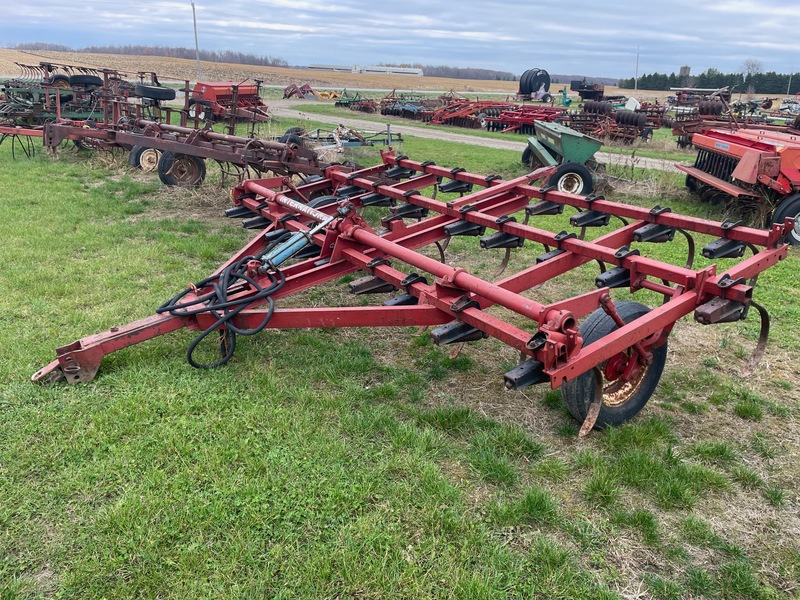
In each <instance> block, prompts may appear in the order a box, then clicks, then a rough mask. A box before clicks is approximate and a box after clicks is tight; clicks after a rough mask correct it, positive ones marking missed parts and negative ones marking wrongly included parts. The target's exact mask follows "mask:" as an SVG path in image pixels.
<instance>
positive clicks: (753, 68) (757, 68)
mask: <svg viewBox="0 0 800 600" xmlns="http://www.w3.org/2000/svg"><path fill="white" fill-rule="evenodd" d="M763 70H764V69H763V67H762V66H761V61H760V60H756V59H755V58H748V59H747V60H746V61H744V63H743V64H742V73H743V74H744V82H745V83H746V84H747V95H748V96H752V95H753V92H755V88H754V87H753V75H756V74H757V73H761V71H763Z"/></svg>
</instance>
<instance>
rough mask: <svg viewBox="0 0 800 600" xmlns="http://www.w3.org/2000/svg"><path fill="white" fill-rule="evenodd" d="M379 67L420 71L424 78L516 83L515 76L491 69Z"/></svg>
mask: <svg viewBox="0 0 800 600" xmlns="http://www.w3.org/2000/svg"><path fill="white" fill-rule="evenodd" d="M378 66H379V67H403V68H411V69H422V72H423V73H424V74H425V76H426V77H449V78H451V79H491V80H493V81H516V80H517V76H516V75H514V74H513V73H508V72H506V71H494V70H492V69H475V68H471V67H448V66H445V65H422V64H419V63H415V64H400V65H398V64H387V63H381V64H380V65H378Z"/></svg>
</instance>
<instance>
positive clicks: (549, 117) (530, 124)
mask: <svg viewBox="0 0 800 600" xmlns="http://www.w3.org/2000/svg"><path fill="white" fill-rule="evenodd" d="M565 111H566V109H564V108H554V107H552V106H541V105H538V106H537V105H525V106H518V107H516V108H514V109H512V110H502V111H500V113H499V115H498V116H491V113H489V114H490V116H488V117H486V118H485V121H486V129H487V130H488V131H500V132H502V133H508V132H512V131H513V132H516V133H521V134H523V135H534V134H535V133H536V129H535V126H534V124H535V123H536V122H537V121H539V122H545V123H550V122H552V121H555V120H556V119H558V118H559V117H561V116H562V115H563V114H564V112H565Z"/></svg>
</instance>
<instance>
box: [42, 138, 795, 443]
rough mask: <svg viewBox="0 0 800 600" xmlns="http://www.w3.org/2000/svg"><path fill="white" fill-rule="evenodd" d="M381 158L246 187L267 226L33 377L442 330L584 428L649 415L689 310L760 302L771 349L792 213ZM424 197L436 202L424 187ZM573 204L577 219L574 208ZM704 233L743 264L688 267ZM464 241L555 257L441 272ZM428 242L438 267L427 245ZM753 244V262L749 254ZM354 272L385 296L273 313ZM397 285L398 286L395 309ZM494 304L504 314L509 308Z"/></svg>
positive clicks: (544, 172)
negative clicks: (151, 359) (515, 356)
mask: <svg viewBox="0 0 800 600" xmlns="http://www.w3.org/2000/svg"><path fill="white" fill-rule="evenodd" d="M382 159H383V160H382V164H379V165H377V166H374V167H369V168H365V169H361V170H357V171H351V172H348V171H347V170H346V169H344V168H343V167H341V166H331V167H329V168H328V169H326V172H325V176H324V177H319V178H312V180H311V181H308V182H307V183H305V184H304V185H300V186H295V185H293V184H292V182H291V181H290V180H289V179H287V178H281V177H273V178H268V179H262V180H249V181H245V182H243V183H242V184H240V185H238V186H237V187H235V188H234V190H233V192H232V198H233V201H234V207H233V208H231V209H228V211H226V214H227V216H229V217H234V218H245V219H246V221H245V222H246V223H247V222H250V223H253V222H254V221H255V222H258V223H260V224H261V225H262V226H264V227H265V228H264V229H263V231H261V232H259V234H258V235H257V236H255V238H253V239H252V240H251V241H250V242H249V243H248V244H247V245H246V246H245V247H243V248H242V249H241V250H240V251H239V252H237V253H236V254H235V255H234V256H232V257H231V259H230V260H229V261H227V262H226V263H225V264H223V265H222V266H221V267H220V268H219V269H218V270H217V271H216V272H215V273H214V274H212V275H211V276H210V277H209V278H207V279H205V280H203V281H201V282H199V283H197V284H196V285H193V286H190V288H188V289H186V290H185V291H183V292H181V293H180V294H178V295H177V296H175V297H174V298H173V299H171V300H169V301H168V302H166V303H165V304H163V305H162V306H161V307H159V308H158V309H157V311H156V314H155V315H153V316H151V317H147V318H144V319H141V320H139V321H135V322H133V323H129V324H127V325H123V326H120V327H113V328H111V329H110V330H108V331H106V332H103V333H100V334H97V335H92V336H89V337H86V338H83V339H80V340H77V341H75V342H72V343H71V344H68V345H66V346H62V347H60V348H58V349H57V350H56V354H57V358H56V360H54V361H53V362H51V363H50V364H49V365H47V366H46V367H44V368H42V369H41V370H39V371H37V372H36V373H35V374H34V375H33V377H32V379H33V381H37V382H44V383H52V382H55V381H58V380H66V381H67V382H68V383H79V382H87V381H90V380H92V379H93V378H94V377H95V375H96V374H97V371H98V369H99V367H100V363H101V361H102V359H103V357H104V356H105V355H106V354H109V353H111V352H115V351H117V350H121V349H123V348H127V347H129V346H132V345H135V344H138V343H140V342H144V341H146V340H149V339H151V338H154V337H157V336H160V335H163V334H166V333H170V332H172V331H176V330H179V329H183V328H188V329H192V330H199V331H200V334H199V335H198V337H197V338H196V339H195V341H194V342H193V343H192V344H191V345H190V347H189V350H188V352H187V359H188V360H189V362H190V363H191V364H192V365H193V366H197V367H213V366H218V365H220V364H223V363H225V362H227V361H228V360H229V359H230V358H231V357H232V356H233V353H234V350H235V348H236V341H237V337H238V336H241V335H252V334H255V333H258V332H260V331H262V330H264V329H266V328H275V329H293V328H316V327H387V326H391V327H394V326H438V327H436V328H435V329H433V330H432V332H431V337H432V339H433V341H434V342H435V343H436V344H438V345H446V344H461V343H464V342H468V341H476V340H479V339H481V338H484V337H487V336H492V337H495V338H497V339H499V340H500V341H502V342H504V343H505V344H507V345H509V346H511V347H513V348H515V349H516V350H518V351H519V352H520V356H521V362H520V363H519V365H518V366H517V367H515V368H514V369H512V370H511V371H509V372H508V373H506V375H505V386H506V388H507V389H518V388H523V387H525V386H527V385H531V384H535V383H543V382H547V383H549V384H550V385H551V387H553V388H558V387H561V388H562V393H563V396H564V400H565V403H566V405H567V407H568V408H569V410H570V411H571V413H572V414H573V416H575V418H576V419H578V420H579V421H581V422H582V423H583V427H582V429H581V431H582V433H584V434H585V433H588V431H589V430H590V429H591V428H592V427H595V426H596V427H604V426H605V425H609V424H618V423H621V422H624V421H626V420H628V419H630V418H631V417H632V416H633V415H635V414H636V413H637V412H638V411H639V410H640V409H641V408H642V407H643V406H644V404H645V403H646V402H647V400H648V398H649V397H650V395H651V394H652V392H653V390H654V389H655V386H656V383H657V381H658V379H659V377H660V375H661V370H662V369H663V366H664V362H665V361H666V344H667V338H668V336H669V334H670V332H671V330H672V327H673V325H674V323H675V322H676V321H677V320H678V319H680V318H682V317H683V316H685V315H688V314H690V313H692V312H694V316H695V319H696V320H697V321H699V322H700V323H703V324H712V323H723V322H731V321H737V320H740V319H744V318H745V317H746V316H747V313H748V310H749V308H751V307H755V308H756V309H757V310H758V313H759V315H760V316H761V317H762V333H761V337H760V340H759V343H758V345H757V348H756V352H755V353H754V357H753V358H754V359H757V358H758V356H760V354H761V353H763V351H764V347H765V344H766V338H767V333H768V317H767V314H766V311H765V309H763V308H762V307H760V306H759V305H758V304H756V303H755V302H754V301H753V299H752V296H753V287H754V285H755V280H756V277H757V276H758V274H759V273H760V272H761V271H763V270H765V269H767V268H769V267H770V266H772V265H775V264H776V263H778V262H779V261H780V260H782V259H783V258H785V257H786V255H787V250H788V246H787V245H786V244H785V243H784V242H783V240H784V238H785V237H786V235H787V231H789V230H790V229H791V227H792V226H793V225H794V223H793V220H791V219H787V221H786V223H783V224H775V225H773V226H772V229H771V230H770V231H761V230H757V229H752V228H749V227H743V226H741V225H738V224H736V223H729V222H725V223H718V222H713V221H708V220H705V219H700V218H695V217H688V216H682V215H678V214H675V213H673V212H671V211H670V209H669V208H666V207H659V206H656V207H654V208H652V209H647V208H641V207H637V206H631V205H627V204H621V203H616V202H611V201H609V200H606V199H605V198H604V197H602V196H594V195H591V196H587V197H581V196H576V195H571V194H566V193H560V192H557V191H554V189H553V188H552V187H537V186H535V185H532V184H533V182H535V181H537V180H540V179H544V180H545V181H546V180H547V178H548V177H549V176H550V175H551V174H552V173H553V170H554V169H553V168H542V169H538V170H537V171H534V172H533V173H530V174H528V175H524V176H522V177H518V178H515V179H512V180H509V181H503V180H501V179H500V178H499V177H497V176H492V175H490V176H482V175H476V174H472V173H468V172H466V171H464V170H463V169H449V168H445V167H440V166H437V165H436V164H435V163H433V162H430V161H426V162H417V161H413V160H410V159H408V158H407V157H404V156H395V154H394V153H393V152H392V151H391V150H390V151H388V152H383V153H382ZM429 189H433V194H431V195H426V194H423V193H422V192H423V191H424V190H429ZM437 192H438V193H439V194H444V193H449V194H451V195H452V196H451V197H455V193H458V194H459V195H460V197H457V198H455V199H452V200H449V201H445V202H443V201H440V200H436V199H435V196H436V194H437ZM366 207H385V208H386V209H387V210H386V213H385V214H384V216H383V217H382V218H381V221H380V226H379V228H378V229H377V230H376V229H374V228H373V227H371V226H370V225H369V224H368V223H367V222H366V221H365V220H364V218H363V217H362V216H361V214H360V212H361V209H362V208H366ZM565 207H568V208H571V209H573V210H575V213H574V214H571V216H569V217H567V215H563V211H564V208H565ZM523 214H524V221H522V222H520V221H518V220H517V217H519V216H520V215H523ZM515 215H516V216H515ZM547 215H552V216H557V215H563V218H564V219H565V220H566V221H568V225H567V227H569V228H571V229H572V230H573V231H571V232H567V231H566V230H562V231H560V232H558V233H554V232H552V231H550V230H548V229H542V228H540V227H538V226H537V225H536V224H537V222H541V221H542V217H543V216H547ZM611 218H614V219H615V220H616V221H617V222H619V223H620V226H619V227H618V228H616V229H612V230H610V231H604V232H603V233H602V234H601V235H600V236H599V237H597V238H596V239H594V240H591V241H590V240H588V239H586V238H585V236H584V234H585V232H586V228H588V227H593V226H604V225H607V224H608V223H609V221H610V219H611ZM406 220H408V221H409V223H406ZM487 230H489V231H491V232H493V233H488V234H487ZM676 233H680V234H681V235H680V236H679V237H680V238H684V237H685V238H686V240H687V241H688V242H689V244H688V248H689V250H688V253H689V257H688V260H687V264H686V265H685V266H675V265H672V264H669V263H666V262H662V261H659V260H656V259H653V258H649V257H648V256H647V250H648V248H651V246H649V245H650V244H653V243H667V242H671V241H672V240H673V238H674V236H675V234H676ZM693 234H703V235H706V236H712V237H713V238H717V239H716V241H713V242H711V243H710V244H708V245H706V246H705V247H704V248H703V250H702V252H703V254H704V256H706V257H708V258H711V259H729V258H741V260H739V261H731V263H733V264H729V265H728V266H727V267H726V268H725V269H722V270H721V271H720V272H718V271H717V266H716V264H712V265H710V266H707V267H705V268H701V269H693V268H692V262H693V258H694V246H695V244H694V239H693ZM454 236H472V237H479V238H480V246H481V247H482V248H484V249H487V250H488V249H496V250H497V249H500V250H502V249H505V252H506V256H507V255H508V253H509V252H511V249H513V248H519V247H521V246H523V245H524V244H526V243H534V244H542V246H543V250H544V252H543V253H542V254H541V255H540V256H539V257H538V258H536V260H535V262H534V263H533V264H530V265H529V266H527V267H525V268H523V269H522V270H520V271H518V272H516V273H513V274H511V275H507V276H505V277H503V278H502V279H499V280H497V281H488V280H486V279H482V278H480V277H477V276H475V275H473V274H471V273H469V272H468V271H467V270H466V269H464V268H461V267H458V266H451V265H448V264H447V263H446V255H445V248H446V244H447V243H448V241H449V240H450V238H452V237H454ZM642 244H644V246H642ZM433 245H435V246H437V247H438V256H439V259H438V260H437V259H434V258H430V257H428V256H426V255H424V254H422V253H421V252H419V250H420V249H421V248H423V247H426V246H433ZM747 249H749V250H750V251H751V252H752V256H748V257H746V258H745V257H743V255H744V252H745V251H746V250H747ZM595 261H596V262H597V263H598V265H599V267H600V269H599V272H598V275H597V277H596V279H595V280H594V282H593V284H594V285H592V286H591V288H592V289H589V290H588V291H586V292H584V293H580V294H578V295H575V296H570V297H566V298H564V299H562V300H559V301H556V302H552V303H549V304H543V303H540V302H537V301H536V300H534V299H532V298H531V297H530V296H531V294H530V290H531V289H532V288H534V286H537V285H539V284H542V283H545V282H547V281H550V280H554V279H557V278H558V277H561V276H563V275H565V274H567V273H569V272H570V271H572V270H574V269H576V268H578V267H580V266H581V265H585V264H587V263H592V262H595ZM356 271H363V272H364V274H365V276H364V277H362V278H361V279H357V280H355V281H352V282H350V284H349V287H350V291H351V292H352V293H353V294H356V295H364V294H378V295H382V296H383V297H382V298H380V299H379V300H378V301H377V302H376V303H374V304H372V305H369V306H360V305H359V306H347V307H341V306H336V307H333V306H332V307H322V308H319V307H308V308H280V307H279V306H278V304H279V302H280V300H281V299H282V298H286V297H288V296H291V295H293V294H297V293H299V292H302V291H304V290H307V289H309V288H311V287H314V286H318V285H322V284H325V283H329V282H332V281H334V280H336V279H338V278H340V277H342V276H344V275H348V274H350V273H354V272H356ZM612 288H619V289H628V290H629V291H630V292H631V293H634V292H636V291H638V290H651V291H653V292H655V293H656V294H659V295H661V296H663V302H662V304H661V305H660V306H657V307H656V308H654V309H652V310H649V309H647V308H646V307H645V306H644V305H641V304H638V303H635V302H625V301H619V302H618V301H614V300H612V298H611V291H610V290H611V289H612ZM392 291H395V292H397V294H396V295H394V296H393V297H390V298H389V299H386V300H385V296H386V294H388V293H390V292H392ZM526 293H528V295H524V294H526ZM384 300H385V301H384ZM495 305H497V306H500V307H504V308H505V309H507V310H506V311H503V312H500V313H499V316H498V314H497V311H492V307H493V306H495ZM507 311H511V314H512V316H511V319H508V317H507V316H506V315H508V314H509V313H508V312H507ZM587 316H588V318H587V319H586V320H585V321H584V323H583V324H582V325H581V326H580V327H579V326H578V321H579V319H581V318H583V317H587ZM504 317H505V318H504ZM520 323H527V324H529V326H526V325H524V324H523V325H521V324H520ZM211 334H215V335H213V336H212V337H213V340H214V341H209V343H211V344H212V348H215V349H216V350H215V351H217V350H218V351H219V352H220V353H221V357H220V358H219V359H218V360H216V361H214V362H212V363H211V364H200V363H198V361H197V360H196V359H195V357H194V351H195V349H196V348H197V346H198V345H199V344H200V342H201V341H202V340H203V339H205V338H206V337H207V336H209V335H211ZM753 364H754V362H753Z"/></svg>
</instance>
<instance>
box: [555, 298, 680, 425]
mask: <svg viewBox="0 0 800 600" xmlns="http://www.w3.org/2000/svg"><path fill="white" fill-rule="evenodd" d="M615 307H616V309H617V312H618V313H619V316H620V317H622V320H623V321H624V322H625V323H630V322H631V321H633V320H635V319H637V318H639V317H641V316H643V315H645V314H647V313H648V312H650V309H649V308H648V307H647V306H645V305H644V304H639V303H638V302H629V301H626V302H617V303H616V304H615ZM616 330H617V325H616V324H615V323H614V320H613V319H612V318H611V317H610V316H608V315H607V314H606V313H605V311H603V309H601V308H598V309H597V310H596V311H594V312H593V313H592V314H591V315H589V317H588V318H587V319H586V320H585V321H584V322H583V324H582V325H581V327H580V333H581V337H582V338H583V345H584V347H586V346H588V345H589V344H591V343H593V342H596V341H597V340H600V339H602V338H604V337H606V336H608V335H609V334H611V333H612V332H614V331H616ZM667 345H668V344H667V343H666V342H665V343H664V344H662V345H661V346H659V347H658V348H655V349H654V350H653V362H652V363H651V364H650V366H649V368H648V370H647V372H646V373H645V374H644V379H643V380H642V382H641V383H640V384H639V388H638V389H637V390H636V392H634V394H633V395H632V396H631V398H630V399H629V400H628V401H627V402H625V403H624V404H622V405H620V406H606V405H605V404H603V405H602V406H601V407H600V414H599V416H598V417H597V422H596V423H595V426H594V427H595V429H604V428H605V427H606V426H608V425H621V424H622V423H625V422H626V421H629V420H630V419H632V418H633V417H635V416H636V415H637V414H639V412H640V411H641V410H642V409H643V408H644V406H645V404H647V401H648V400H649V399H650V396H652V395H653V392H654V391H655V389H656V386H657V385H658V381H659V379H661V374H662V373H663V372H664V365H665V364H666V362H667ZM603 364H605V363H603ZM603 364H601V365H599V368H600V369H601V370H602V368H603ZM593 371H594V370H593V369H590V370H589V371H587V372H586V373H583V374H582V375H579V376H578V377H576V378H575V379H573V380H571V381H567V382H566V383H564V385H562V386H561V398H562V399H563V400H564V404H565V405H566V407H567V410H569V412H570V414H571V415H572V416H573V417H574V418H575V420H577V421H578V422H580V423H583V421H584V419H585V418H586V413H587V411H588V410H589V405H590V404H591V402H592V399H593V398H594V393H595V375H594V372H593Z"/></svg>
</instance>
